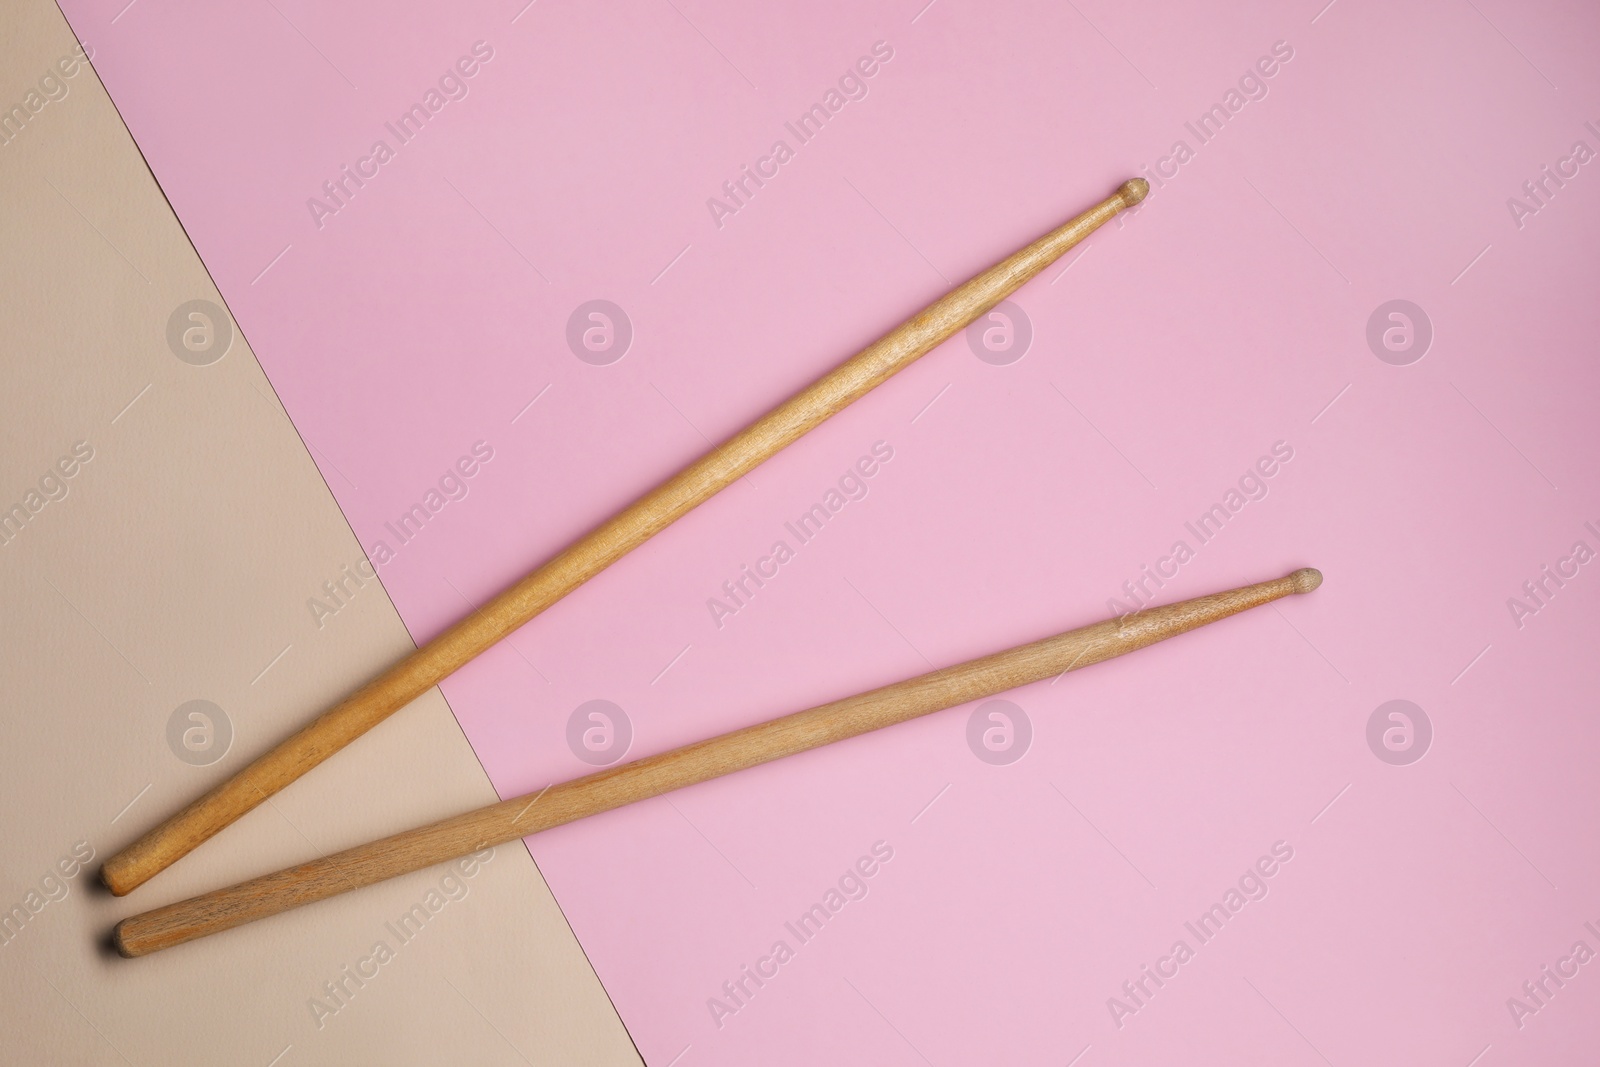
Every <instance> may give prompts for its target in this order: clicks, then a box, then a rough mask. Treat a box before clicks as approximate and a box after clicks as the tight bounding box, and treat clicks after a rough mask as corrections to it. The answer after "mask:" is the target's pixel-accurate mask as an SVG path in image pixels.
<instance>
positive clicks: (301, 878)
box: [112, 568, 1322, 956]
mask: <svg viewBox="0 0 1600 1067" xmlns="http://www.w3.org/2000/svg"><path fill="white" fill-rule="evenodd" d="M1321 584H1322V575H1321V574H1320V573H1319V572H1317V571H1315V570H1311V569H1309V568H1307V569H1304V570H1298V571H1295V572H1294V573H1292V574H1289V575H1287V576H1285V577H1283V578H1277V579H1274V580H1272V581H1269V582H1260V583H1257V584H1256V585H1247V586H1244V587H1242V588H1239V589H1231V590H1228V591H1227V592H1223V593H1214V594H1212V595H1210V596H1203V597H1198V598H1196V599H1194V600H1184V601H1181V602H1179V603H1177V604H1170V605H1167V606H1165V607H1158V608H1151V609H1149V610H1146V611H1142V612H1139V613H1137V614H1133V615H1126V616H1122V617H1120V618H1115V619H1108V620H1107V621H1105V622H1099V623H1095V624H1093V625H1092V626H1085V627H1082V628H1080V629H1076V630H1069V631H1067V632H1066V633H1063V634H1058V635H1056V636H1055V637H1047V638H1045V639H1044V640H1042V641H1035V642H1034V643H1032V644H1028V645H1022V646H1019V647H1017V648H1013V649H1009V650H1008V651H1005V652H1000V653H996V654H994V655H991V656H985V657H983V658H982V659H975V660H969V661H968V662H966V663H960V664H957V665H956V666H953V667H946V668H944V669H943V670H937V671H933V672H932V673H930V674H924V675H920V676H919V677H916V678H911V679H908V680H906V681H903V682H896V683H894V684H893V685H887V686H884V687H883V688H881V689H874V690H872V691H871V692H867V693H862V694H860V695H859V696H853V697H847V698H846V699H844V700H836V701H834V702H833V703H831V704H823V705H821V706H819V707H815V708H811V709H810V710H808V711H800V712H795V713H794V714H792V715H785V716H783V717H782V718H778V719H773V720H771V721H770V722H764V723H760V724H758V725H755V726H747V727H745V728H744V729H742V730H734V731H733V732H732V733H726V734H722V735H721V736H718V737H713V738H710V739H709V740H705V741H699V742H696V743H694V744H692V745H687V746H685V747H683V748H678V749H673V750H672V751H670V752H663V753H661V754H660V755H656V756H648V757H646V758H644V759H639V760H634V761H633V762H632V763H625V764H623V765H621V766H620V767H613V768H611V769H609V770H604V771H600V772H599V773H597V774H591V775H588V776H587V777H584V778H577V779H574V780H573V781H570V782H563V783H561V784H560V785H552V786H547V787H546V788H544V789H542V790H540V791H539V792H537V793H532V794H529V795H527V796H521V797H515V798H513V799H511V800H505V801H502V802H500V803H498V804H491V805H489V806H488V807H486V808H479V809H478V810H477V811H470V812H467V813H466V814H464V815H457V816H455V817H453V818H449V819H445V820H443V821H442V822H436V823H434V824H432V825H431V826H424V827H420V828H419V829H415V830H407V831H406V832H404V833H400V834H395V835H394V836H393V837H386V838H384V839H382V840H380V841H373V842H371V843H369V844H365V845H358V846H356V847H355V848H351V849H346V850H345V851H343V852H337V853H334V854H333V855H331V856H327V857H325V858H323V859H319V860H315V861H313V862H311V863H304V864H301V865H300V866H298V867H290V868H288V869H287V870H282V871H279V872H277V873H276V874H268V875H264V876H262V877H260V878H256V879H253V880H251V881H248V882H242V883H240V884H239V885H235V886H231V887H229V888H227V889H219V890H217V891H216V892H213V893H205V894H202V895H200V896H197V897H192V898H190V899H189V900H185V901H181V902H179V903H176V904H169V905H168V906H166V907H164V908H157V909H156V910H154V911H149V912H145V913H144V914H143V915H135V916H133V917H131V918H128V919H124V920H122V922H120V923H118V924H117V927H116V930H115V932H114V933H113V935H112V940H113V942H114V943H115V945H116V947H117V951H118V952H120V953H122V954H123V955H124V956H144V955H147V954H149V953H151V952H157V951H159V950H161V949H164V948H170V947H172V946H173V945H181V944H183V943H184V942H185V941H193V940H194V939H196V938H199V937H205V936H206V935H207V934H214V933H218V932H220V931H222V930H227V929H230V928H232V927H235V926H240V925H242V924H244V923H247V922H253V921H255V920H256V919H262V918H265V917H267V916H269V915H276V914H277V913H279V912H282V911H287V910H289V909H290V908H297V907H299V906H300V905H302V904H310V903H312V902H313V901H318V900H323V899H325V898H327V897H331V896H334V895H336V894H339V893H343V892H345V891H346V890H350V889H357V888H360V887H362V886H368V885H372V884H373V883H375V882H381V881H383V880H385V879H388V878H393V877H395V876H397V875H401V874H406V873H409V872H411V871H417V870H421V869H423V868H424V867H431V866H433V865H434V864H436V863H444V862H446V861H447V860H451V859H455V858H456V857H458V856H464V855H466V854H468V853H470V852H476V851H479V850H481V849H484V848H487V847H488V846H490V845H497V844H500V843H502V842H505V841H512V840H515V839H516V838H519V837H526V836H527V835H529V834H534V833H538V832H539V831H540V830H548V829H549V828H550V827H552V826H560V825H562V824H563V823H569V822H572V821H574V820H576V819H582V818H584V817H586V816H589V815H595V814H598V813H600V812H603V811H610V810H611V809H613V808H619V807H622V806H623V805H624V804H632V803H633V802H635V801H638V800H644V799H647V798H649V797H656V796H660V795H661V794H663V793H667V792H670V791H672V790H674V789H682V788H684V787H685V786H690V785H694V784H696V783H699V782H704V781H708V780H710V779H712V778H718V777H720V776H722V775H725V774H732V773H734V772H735V771H742V770H745V769H746V768H749V767H755V766H758V765H759V764H762V763H768V762H770V761H772V760H776V759H782V758H783V757H784V756H792V755H794V754H795V753H797V752H805V751H807V750H808V749H813V748H817V747H819V746H821V745H827V744H831V743H833V742H835V741H842V740H844V739H845V738H849V737H855V736H856V735H858V734H864V733H867V732H868V731H870V730H880V729H882V728H884V727H885V726H893V725H895V724H897V723H902V722H906V721H907V720H909V719H915V718H917V717H919V716H922V715H927V714H929V713H931V712H935V711H939V710H941V709H944V708H951V707H955V706H956V705H958V704H965V703H967V702H968V701H972V700H978V699H981V698H983V697H987V696H992V695H994V694H995V693H999V692H1003V691H1005V690H1007V689H1014V688H1016V687H1017V686H1019V685H1026V684H1028V683H1029V682H1036V681H1040V680H1041V679H1044V678H1049V677H1052V676H1054V675H1059V674H1064V673H1066V672H1067V671H1071V670H1078V669H1081V668H1083V667H1087V666H1089V665H1090V664H1091V663H1099V662H1100V661H1102V660H1107V659H1111V658H1112V657H1113V656H1121V655H1124V654H1126V653H1128V652H1132V651H1134V650H1135V649H1140V648H1143V647H1144V646H1146V645H1150V644H1154V643H1155V642H1157V641H1161V640H1165V639H1166V638H1168V637H1174V636H1176V635H1178V634H1181V633H1184V632H1186V631H1188V630H1193V629H1195V628H1196V627H1199V626H1204V625H1205V624H1206V623H1210V622H1216V621H1217V620H1218V619H1224V618H1227V617H1228V616H1229V615H1233V614H1236V613H1238V612H1241V611H1244V610H1246V609H1247V608H1253V607H1256V606H1258V605H1261V604H1265V603H1268V602H1269V601H1273V600H1277V599H1278V598H1280V597H1284V596H1288V595H1289V594H1291V593H1309V592H1310V591H1311V590H1313V589H1315V588H1316V587H1317V586H1319V585H1321Z"/></svg>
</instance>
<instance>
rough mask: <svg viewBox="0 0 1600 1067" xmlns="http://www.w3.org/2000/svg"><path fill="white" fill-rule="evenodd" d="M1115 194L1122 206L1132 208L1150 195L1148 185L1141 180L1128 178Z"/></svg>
mask: <svg viewBox="0 0 1600 1067" xmlns="http://www.w3.org/2000/svg"><path fill="white" fill-rule="evenodd" d="M1117 192H1118V193H1119V194H1121V196H1122V202H1123V203H1124V204H1127V205H1129V206H1132V205H1133V204H1137V203H1138V202H1139V201H1141V200H1143V199H1144V198H1145V197H1147V196H1149V195H1150V183H1149V182H1147V181H1145V180H1144V179H1143V178H1129V179H1128V180H1127V181H1125V182H1123V183H1122V184H1121V185H1119V186H1118V187H1117Z"/></svg>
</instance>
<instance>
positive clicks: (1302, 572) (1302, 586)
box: [1289, 567, 1322, 593]
mask: <svg viewBox="0 0 1600 1067" xmlns="http://www.w3.org/2000/svg"><path fill="white" fill-rule="evenodd" d="M1289 581H1291V582H1293V583H1294V591H1295V592H1296V593H1309V592H1311V590H1313V589H1315V588H1316V587H1317V586H1319V585H1321V584H1322V572H1321V571H1319V570H1317V569H1316V568H1315V567H1302V568H1300V569H1299V570H1297V571H1295V572H1294V573H1293V574H1291V575H1289Z"/></svg>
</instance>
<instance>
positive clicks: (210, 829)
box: [100, 178, 1149, 896]
mask: <svg viewBox="0 0 1600 1067" xmlns="http://www.w3.org/2000/svg"><path fill="white" fill-rule="evenodd" d="M1148 191H1149V186H1148V185H1147V184H1146V183H1145V181H1144V179H1142V178H1134V179H1132V180H1131V181H1127V182H1124V183H1123V184H1122V186H1121V187H1120V188H1119V189H1118V190H1117V191H1116V192H1115V193H1113V194H1112V195H1111V196H1110V197H1108V198H1107V199H1105V200H1103V201H1101V202H1100V203H1099V204H1096V205H1095V206H1094V207H1092V208H1090V209H1089V210H1088V211H1085V212H1084V213H1083V214H1081V215H1079V216H1077V217H1076V218H1074V219H1072V220H1071V221H1069V222H1067V223H1066V224H1065V225H1063V226H1061V227H1059V228H1057V229H1055V230H1053V231H1051V232H1050V233H1048V234H1045V235H1044V236H1043V237H1041V238H1039V239H1038V240H1037V241H1035V242H1033V243H1032V244H1030V245H1028V246H1027V247H1026V248H1023V249H1022V250H1021V251H1019V252H1016V253H1013V254H1012V255H1011V256H1008V257H1007V258H1006V259H1004V260H1002V261H1001V262H999V263H997V264H996V265H994V266H993V267H990V268H989V269H988V270H986V271H984V272H983V273H981V274H979V275H977V276H976V277H974V278H972V279H971V280H970V281H968V282H966V283H964V284H962V285H960V286H958V287H956V288H955V289H953V290H951V291H950V292H949V293H948V294H946V295H945V296H943V297H941V298H939V299H938V300H936V301H934V302H933V303H932V304H930V305H928V306H927V307H926V308H924V309H923V310H922V311H920V312H918V313H917V314H916V315H914V316H912V317H911V318H910V319H908V320H907V321H906V322H904V323H902V324H901V325H899V326H898V327H896V328H895V329H893V330H891V331H890V332H889V333H887V334H885V335H884V336H883V337H881V338H879V339H878V340H877V341H875V342H873V343H872V344H870V345H868V346H867V347H866V348H864V349H862V350H861V351H860V352H858V353H857V354H856V355H854V356H852V357H851V358H850V359H849V360H847V361H845V362H844V363H843V364H841V365H840V366H839V367H838V368H836V369H835V370H833V371H831V372H829V373H828V374H827V375H825V376H824V377H822V378H821V379H819V380H818V381H816V382H814V383H813V384H812V385H810V386H809V387H807V388H806V389H804V390H802V391H801V392H799V393H797V394H796V395H794V396H793V397H791V398H789V399H788V400H787V401H785V402H784V403H782V404H780V405H778V406H777V407H776V408H774V409H773V410H772V411H770V412H768V413H767V414H766V415H763V416H762V417H761V418H760V419H758V420H756V421H755V422H754V423H751V424H750V425H749V426H748V427H746V428H745V429H744V430H742V431H740V432H739V433H737V434H735V435H734V436H733V437H731V438H729V439H728V440H727V441H725V442H723V443H722V444H721V445H718V446H717V447H716V448H713V449H712V450H711V451H710V452H708V453H706V454H705V455H704V456H702V457H701V458H700V459H698V460H696V461H695V462H694V463H691V464H690V465H689V466H688V467H686V468H684V469H683V470H682V471H680V472H679V473H678V474H677V475H675V476H674V477H672V478H671V479H669V480H668V481H666V482H665V483H663V484H662V485H660V486H658V487H657V488H655V489H653V490H652V491H650V492H649V493H647V494H645V495H644V496H643V497H641V498H640V499H639V500H637V501H635V502H634V503H633V504H631V505H629V506H628V507H627V508H625V509H624V510H623V511H622V512H620V513H619V514H617V515H616V516H614V517H613V518H611V519H609V520H608V521H606V522H605V523H603V524H601V525H600V526H599V527H597V528H596V529H594V530H593V531H591V532H590V533H589V534H587V535H586V536H584V537H583V538H582V539H580V540H579V541H578V542H577V543H576V544H574V545H572V546H571V547H569V548H567V549H566V550H565V551H563V552H562V553H560V554H559V555H557V556H556V557H555V558H554V559H552V560H550V561H549V562H548V563H546V564H545V565H544V566H542V567H540V568H539V569H538V570H535V571H534V572H533V573H531V574H529V575H528V576H527V577H525V578H523V579H522V580H520V581H519V582H517V583H516V584H515V585H513V586H511V587H510V588H509V589H507V590H505V591H504V592H502V593H500V594H499V595H498V596H496V597H495V598H494V599H493V600H491V601H489V602H488V603H487V604H485V605H484V606H483V607H482V608H480V609H479V610H478V611H476V612H474V613H473V614H471V615H469V616H468V617H467V618H465V619H462V620H461V621H460V622H458V623H456V624H455V625H454V626H452V627H451V628H450V629H448V630H446V631H445V632H444V633H442V634H440V635H439V636H438V637H436V638H435V639H434V640H433V641H431V642H429V643H428V644H426V645H424V646H423V647H421V648H419V649H417V651H416V652H415V653H414V654H412V655H411V656H408V657H407V658H406V659H405V660H403V661H401V662H400V663H399V664H397V665H395V666H394V667H393V668H391V669H390V670H389V671H387V672H386V673H384V674H383V675H381V676H379V677H378V678H376V679H375V680H373V681H372V682H370V683H368V684H367V685H366V686H364V687H363V688H361V689H360V690H358V691H357V692H356V693H355V694H354V695H352V696H350V697H348V698H346V699H345V700H344V701H343V702H342V703H340V704H338V705H336V706H335V707H333V708H331V709H330V710H328V711H327V712H325V713H323V715H322V716H321V717H319V718H317V719H316V720H314V721H313V722H311V723H310V724H309V725H307V726H306V727H304V728H303V729H301V730H300V731H299V732H298V733H296V734H294V735H293V736H291V737H290V738H289V739H288V740H286V741H284V742H282V743H281V744H279V745H278V746H277V747H276V748H274V749H272V750H271V751H270V752H267V753H266V754H265V755H263V756H261V757H259V758H258V759H256V760H255V762H253V763H251V764H250V765H248V766H247V767H245V768H244V769H243V770H241V771H239V772H238V773H237V774H235V775H234V776H233V777H232V778H230V779H228V780H227V781H225V782H223V783H222V784H221V785H219V786H217V787H216V788H215V789H213V790H212V791H211V792H209V793H207V794H205V795H204V796H202V797H201V798H200V799H198V800H196V801H195V802H194V803H192V804H190V805H189V806H188V807H186V808H184V809H183V810H182V811H180V812H179V813H178V814H176V815H174V816H173V817H172V818H170V819H168V820H167V821H166V822H164V823H162V824H161V825H160V826H157V827H156V828H155V829H153V830H151V831H150V832H149V833H147V834H145V835H144V836H143V837H141V838H139V839H138V840H137V841H135V842H134V843H133V844H132V845H130V846H128V847H127V848H125V849H123V850H122V851H121V852H119V853H117V854H116V855H115V856H112V857H111V858H110V859H109V860H107V861H106V863H105V865H104V866H103V867H102V868H101V871H100V877H101V880H102V881H104V882H105V884H106V886H107V887H109V888H110V890H111V892H112V893H114V894H116V895H117V896H122V895H124V894H126V893H129V892H132V891H133V890H134V889H137V888H138V887H139V886H141V885H143V884H144V883H145V882H147V881H148V880H149V879H151V878H152V877H154V876H155V875H157V874H159V873H160V872H161V871H163V870H165V869H166V868H167V867H169V866H171V865H172V864H173V863H176V862H177V861H178V860H180V859H182V858H183V857H184V856H186V855H188V853H189V852H191V851H192V850H193V849H195V848H196V847H198V846H199V845H200V844H202V843H203V842H205V841H206V840H208V839H209V838H211V837H212V836H213V835H214V834H216V833H218V832H219V831H221V830H222V829H223V828H225V827H227V826H228V825H229V824H231V823H233V822H234V821H235V820H237V819H238V818H239V817H240V816H242V815H244V814H245V813H246V812H248V811H250V810H251V809H252V808H254V807H255V806H256V805H257V804H260V803H261V802H262V801H264V800H266V799H267V798H268V797H270V796H272V795H273V794H274V793H276V792H278V791H279V790H280V789H283V788H284V787H285V786H287V785H288V784H289V783H290V782H293V781H294V780H295V779H297V778H299V777H300V776H301V775H302V774H305V773H306V772H307V771H309V770H310V769H311V768H313V767H315V766H316V765H317V764H319V763H321V762H322V761H323V760H325V759H327V758H328V757H329V756H331V755H333V754H334V753H335V752H338V751H339V750H340V749H341V748H343V747H344V746H346V745H348V744H349V743H350V742H352V741H354V740H355V739H356V738H358V737H360V736H361V735H362V734H364V733H366V732H367V731H368V730H370V729H372V728H373V727H374V726H376V725H377V724H378V723H380V722H382V721H383V720H384V719H386V718H388V717H389V716H390V715H392V714H394V713H395V712H396V711H398V710H399V709H400V708H402V707H404V706H405V705H407V704H409V703H410V702H411V701H412V700H414V699H416V698H417V697H418V696H420V695H421V694H423V693H425V692H427V691H428V690H429V689H430V688H432V687H433V686H434V685H436V684H438V683H439V682H440V681H441V680H442V679H444V678H446V677H448V676H449V675H450V674H452V673H454V672H455V671H456V670H458V669H459V668H460V667H461V666H462V665H463V664H465V663H466V662H467V661H469V660H471V659H472V658H473V657H474V656H477V655H478V654H480V653H482V652H483V651H484V650H486V649H488V648H489V647H491V646H492V645H494V644H495V642H497V641H499V640H500V639H501V638H503V637H505V636H506V635H507V634H508V633H510V632H511V631H513V630H515V629H517V628H518V627H520V626H522V625H523V624H524V623H526V622H527V621H528V620H530V619H532V618H533V617H534V616H536V615H538V614H539V613H540V612H541V611H544V610H545V609H546V608H548V607H549V606H550V605H552V604H554V603H555V602H556V601H558V600H560V599H561V598H562V597H564V596H566V595H567V594H568V593H570V592H572V591H573V590H574V589H576V588H578V586H580V585H582V584H583V583H584V582H586V581H588V580H589V579H590V578H593V577H594V576H595V575H596V574H598V573H600V572H601V571H602V570H604V569H605V568H606V567H609V566H610V565H611V564H612V563H614V562H616V561H617V560H618V559H619V558H621V557H622V556H623V555H625V554H626V553H628V552H630V551H632V550H633V549H635V548H637V547H638V546H639V545H641V544H643V543H644V542H645V541H646V540H648V539H649V538H650V537H652V536H654V535H655V534H656V533H657V532H659V531H660V530H661V529H662V528H663V527H665V526H667V525H668V524H670V523H672V522H673V521H675V520H677V519H678V518H680V517H681V516H683V515H684V514H686V513H687V512H689V511H690V510H692V509H693V508H695V507H696V506H698V505H700V504H702V503H704V502H705V501H706V500H708V499H710V498H711V497H712V496H713V495H715V494H716V493H717V492H718V491H719V490H721V489H723V488H724V487H726V486H728V485H730V484H732V483H733V482H735V481H737V480H738V479H739V478H741V477H743V476H744V475H745V474H747V473H749V472H750V471H751V470H752V469H754V468H755V467H756V466H758V465H759V464H760V463H762V462H763V461H765V460H767V459H769V458H770V457H772V456H773V455H774V454H776V453H777V452H778V451H779V450H781V449H782V448H783V447H784V446H786V445H788V444H789V443H790V442H792V441H794V440H795V439H796V438H797V437H799V436H800V435H802V434H804V433H805V432H806V431H808V430H811V429H813V428H814V427H816V426H817V425H818V424H819V423H821V422H822V421H823V420H825V419H827V418H828V417H829V416H831V415H833V414H834V413H836V412H838V411H839V410H840V409H842V408H844V407H846V406H847V405H849V404H850V403H852V402H854V401H856V400H858V399H860V398H861V397H862V396H864V395H866V394H867V393H868V392H870V391H871V390H872V389H873V388H875V387H876V386H878V385H879V384H881V383H882V382H884V381H886V380H887V379H888V378H890V377H891V376H893V375H894V374H895V373H896V372H897V371H900V370H902V369H904V368H905V367H907V366H909V365H910V364H911V363H912V362H914V361H915V360H916V359H917V358H919V357H920V356H922V355H924V354H926V353H927V352H929V351H931V350H932V349H933V348H935V347H936V346H938V345H939V344H940V343H942V342H943V341H945V340H947V339H948V338H950V337H951V336H953V335H955V334H956V333H958V332H959V331H961V330H963V329H965V328H966V327H967V326H968V325H969V324H970V323H972V322H973V321H975V320H976V319H977V318H978V317H979V316H981V315H983V314H984V313H985V312H987V311H989V310H990V309H991V308H993V307H994V306H995V305H996V304H998V303H1000V301H1002V300H1004V299H1005V298H1006V297H1007V296H1010V295H1011V293H1013V292H1014V291H1016V289H1017V288H1018V287H1019V286H1021V285H1022V284H1023V283H1024V282H1026V281H1028V279H1030V278H1032V277H1033V276H1034V275H1036V274H1038V273H1039V272H1040V271H1041V270H1043V269H1044V268H1045V267H1047V266H1049V265H1050V264H1051V263H1052V262H1054V261H1055V260H1056V259H1057V258H1058V257H1060V256H1061V255H1062V254H1063V253H1064V252H1066V251H1067V250H1068V249H1070V248H1072V247H1073V246H1074V245H1076V244H1078V243H1079V242H1080V241H1082V240H1083V239H1084V238H1085V237H1087V236H1089V235H1090V234H1091V233H1093V232H1094V231H1095V230H1097V229H1099V228H1100V227H1101V226H1103V225H1104V224H1105V223H1106V222H1107V221H1108V220H1110V219H1111V218H1113V217H1114V216H1115V215H1116V214H1117V212H1119V211H1121V210H1122V209H1124V208H1126V207H1131V206H1132V205H1134V204H1137V203H1138V202H1139V201H1140V200H1143V199H1144V197H1145V194H1146V193H1147V192H1148Z"/></svg>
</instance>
